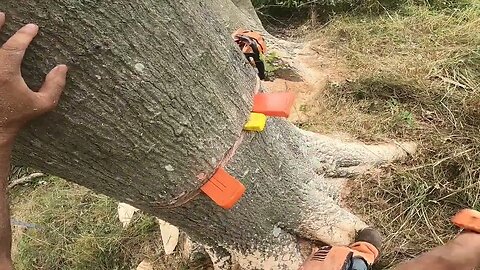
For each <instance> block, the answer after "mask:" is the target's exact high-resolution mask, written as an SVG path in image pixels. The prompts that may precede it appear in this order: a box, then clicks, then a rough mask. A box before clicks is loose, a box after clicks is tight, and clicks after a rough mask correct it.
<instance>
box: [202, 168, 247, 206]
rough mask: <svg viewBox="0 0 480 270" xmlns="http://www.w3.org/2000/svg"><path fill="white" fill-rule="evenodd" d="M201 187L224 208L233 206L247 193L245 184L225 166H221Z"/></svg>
mask: <svg viewBox="0 0 480 270" xmlns="http://www.w3.org/2000/svg"><path fill="white" fill-rule="evenodd" d="M201 189H202V191H203V192H204V193H205V194H206V195H207V196H208V197H210V199H212V200H213V201H214V202H215V203H216V204H218V205H219V206H220V207H222V208H224V209H230V208H232V207H233V206H234V205H235V204H236V203H237V202H238V201H239V200H240V198H241V197H242V196H243V194H244V193H245V186H244V185H243V184H242V183H241V182H240V181H238V180H237V179H235V178H234V177H233V176H231V175H230V174H229V173H228V172H226V171H225V170H224V169H223V168H219V169H218V170H217V172H216V173H215V174H214V175H213V176H212V178H211V179H210V181H208V182H207V183H206V184H205V185H203V186H202V188H201Z"/></svg>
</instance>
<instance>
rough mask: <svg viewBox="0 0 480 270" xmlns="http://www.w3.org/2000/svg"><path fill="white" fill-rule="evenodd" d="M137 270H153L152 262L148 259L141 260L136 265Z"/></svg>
mask: <svg viewBox="0 0 480 270" xmlns="http://www.w3.org/2000/svg"><path fill="white" fill-rule="evenodd" d="M137 270H153V266H152V264H151V263H150V262H149V261H148V260H143V261H142V262H141V263H140V264H139V265H138V266H137Z"/></svg>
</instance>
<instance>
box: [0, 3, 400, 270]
mask: <svg viewBox="0 0 480 270" xmlns="http://www.w3.org/2000/svg"><path fill="white" fill-rule="evenodd" d="M246 3H247V2H246V1H240V0H235V3H233V2H231V1H223V0H222V1H221V0H209V1H178V0H163V1H152V0H131V1H125V0H123V1H121V0H104V1H96V0H83V1H71V0H56V1H53V0H48V1H45V0H43V1H40V0H31V1H14V0H2V2H1V3H0V10H4V11H6V12H7V14H8V15H9V17H8V24H7V30H6V31H4V32H3V33H2V34H1V36H0V40H1V41H4V40H5V39H6V38H7V36H8V35H10V34H12V33H13V31H14V29H17V28H18V27H19V26H20V25H21V24H23V23H26V22H34V23H37V24H39V25H40V27H41V33H40V35H39V36H38V38H37V39H36V40H35V42H34V43H33V45H32V46H31V50H30V51H29V52H28V53H27V57H26V60H25V63H24V66H23V69H22V71H23V74H24V76H25V77H26V79H27V82H28V83H29V84H30V85H31V86H33V87H34V86H38V85H39V83H40V82H41V79H42V78H43V77H44V75H45V74H46V73H47V71H48V70H49V69H50V68H52V67H53V66H54V65H55V64H56V63H66V64H68V65H69V66H70V74H69V81H68V87H67V89H66V91H65V93H64V95H63V97H62V100H61V102H60V104H59V107H58V109H57V110H56V111H55V112H53V113H50V114H49V115H48V116H46V117H44V118H42V119H40V120H38V121H36V122H35V123H33V125H31V127H30V128H28V129H27V130H25V131H24V132H23V134H22V135H21V137H20V138H19V139H18V142H17V145H16V148H15V153H14V162H15V163H16V164H17V165H27V166H32V167H37V168H40V169H41V170H42V171H43V172H46V173H49V174H53V175H58V176H60V177H63V178H65V179H67V180H70V181H74V182H76V183H78V184H81V185H83V186H86V187H88V188H91V189H92V190H94V191H97V192H100V193H104V194H106V195H108V196H111V197H114V198H116V199H118V200H120V201H122V202H126V203H129V204H132V205H134V206H136V207H138V208H140V209H142V210H144V211H146V212H149V213H151V214H153V215H156V216H158V217H160V218H161V219H163V220H166V221H168V222H170V223H172V224H175V225H176V226H178V227H180V228H181V229H182V230H183V231H185V232H187V233H188V234H189V235H190V236H191V237H192V238H193V239H194V240H196V241H199V242H201V243H203V244H205V245H206V246H208V247H209V249H208V250H209V252H210V254H211V256H212V257H213V258H217V260H216V261H215V265H216V267H217V268H218V269H230V268H234V267H236V265H238V264H239V265H241V266H242V267H243V268H245V269H297V268H298V266H299V264H300V262H301V259H302V258H301V256H300V253H299V251H298V247H297V241H296V237H297V236H298V235H300V236H303V237H308V238H311V239H317V240H322V241H324V242H327V243H331V244H335V243H342V244H346V243H348V242H349V241H350V240H351V238H352V236H353V234H354V232H355V230H356V229H359V228H362V227H364V226H365V224H364V223H363V222H362V221H361V220H360V219H359V218H358V217H356V216H354V215H353V214H351V213H350V212H349V211H347V210H346V209H344V208H342V207H340V206H339V199H340V194H341V192H342V189H343V186H344V179H343V177H345V176H346V174H345V172H350V171H354V169H355V168H358V167H361V166H364V165H365V164H371V163H372V162H371V161H375V162H382V161H385V160H388V159H389V158H390V156H391V155H387V154H385V155H369V154H364V153H362V151H363V150H362V149H367V148H368V149H370V150H372V151H374V152H375V151H377V152H378V153H382V151H383V150H382V149H383V148H381V147H376V146H364V145H361V146H358V145H355V146H353V145H348V144H342V143H339V142H336V141H332V140H330V139H326V138H324V137H320V136H317V135H314V134H309V133H305V132H303V131H301V130H299V129H297V128H296V127H294V126H293V125H292V124H290V123H288V122H286V121H284V120H280V119H273V118H270V119H269V120H268V126H267V129H266V130H265V131H264V132H262V133H248V134H247V133H244V132H243V131H242V127H243V125H244V123H245V122H246V120H247V117H248V115H249V112H250V110H251V108H252V99H253V95H254V89H255V87H256V75H255V72H254V70H253V69H252V68H251V67H250V65H249V64H248V63H247V62H246V61H245V59H244V57H243V55H242V54H241V52H240V51H239V50H238V48H237V47H236V46H235V44H234V43H233V42H231V40H230V31H229V30H231V29H233V28H236V27H238V26H242V25H243V26H244V27H246V28H252V27H256V28H261V25H260V24H259V23H258V18H256V16H255V17H253V14H252V13H251V5H250V6H248V5H247V4H246ZM238 7H241V8H242V9H238ZM219 10H223V11H224V13H219V12H218V11H219ZM249 10H250V11H249ZM246 14H249V15H251V16H248V17H247V16H246ZM244 17H245V18H244ZM245 22H246V23H245ZM225 24H227V27H225ZM245 24H246V25H245ZM232 27H233V28H232ZM227 29H228V30H227ZM241 136H244V139H243V143H242V144H241V145H240V148H239V149H238V150H237V151H236V153H235V155H234V156H233V158H232V160H231V161H230V162H229V163H228V164H227V165H226V170H227V171H228V172H230V173H231V174H232V175H233V176H235V177H236V178H237V179H239V180H240V181H241V182H242V183H243V184H244V185H245V186H246V188H247V192H246V194H245V196H244V197H243V198H242V199H241V201H240V202H239V203H238V204H237V205H236V206H235V207H234V208H233V209H232V210H230V211H225V210H222V209H221V208H219V207H217V206H216V205H215V204H214V203H213V202H212V201H211V200H209V199H208V198H207V197H206V196H204V195H199V196H197V197H196V198H195V199H194V200H192V201H190V202H188V203H187V204H185V205H183V206H181V207H177V208H172V209H170V208H165V207H164V206H165V205H168V204H169V203H170V202H174V201H176V200H178V199H179V198H180V197H181V196H182V195H184V194H186V193H189V192H194V191H196V190H198V188H199V187H201V186H202V184H203V183H204V182H205V180H206V179H208V178H209V177H210V176H211V175H212V174H213V173H214V171H215V169H216V168H217V166H218V164H219V162H220V161H221V160H223V159H224V158H225V155H226V153H228V151H229V149H230V148H231V147H232V146H233V145H234V144H235V142H237V141H238V140H239V138H240V137H241ZM352 149H356V150H358V151H357V152H355V151H353V152H352V151H351V150H352ZM397 150H398V149H397ZM398 151H400V150H398ZM398 151H397V152H398ZM367 152H368V151H367ZM370 152H371V151H370ZM351 153H357V154H356V155H352V154H351ZM398 153H400V152H398ZM375 162H374V163H375ZM347 174H348V173H347Z"/></svg>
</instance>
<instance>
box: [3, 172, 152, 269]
mask: <svg viewBox="0 0 480 270" xmlns="http://www.w3.org/2000/svg"><path fill="white" fill-rule="evenodd" d="M46 183H47V184H43V185H42V184H39V185H38V186H37V187H36V188H34V189H32V188H28V187H17V188H16V189H15V191H14V194H13V195H12V215H13V217H14V218H15V219H17V220H21V221H23V222H28V223H32V224H35V225H36V228H35V229H28V230H25V231H24V232H23V233H21V234H19V230H18V229H16V232H17V234H16V237H15V239H16V243H17V244H16V248H15V249H14V250H15V252H14V253H15V265H16V269H20V270H22V269H25V270H27V269H29V270H30V269H79V270H81V269H108V270H111V269H119V270H120V269H128V270H130V269H132V268H135V267H136V265H138V264H139V262H140V261H141V260H142V259H143V258H145V257H149V256H154V255H155V254H156V253H157V254H158V253H160V252H161V250H155V247H156V246H158V243H159V242H158V241H159V239H160V236H159V235H158V232H157V229H158V225H157V224H156V222H155V219H154V218H152V217H148V216H145V215H142V214H136V217H135V218H134V221H133V222H132V224H131V225H130V226H129V227H128V228H126V229H124V228H122V224H121V223H120V222H119V221H118V217H117V203H116V202H115V201H114V200H112V199H109V198H107V197H105V196H103V195H97V194H94V193H93V192H91V191H88V190H87V189H85V188H83V187H80V186H77V185H74V184H71V183H67V182H65V181H63V180H60V179H55V178H53V179H50V180H47V182H46ZM160 243H161V242H160Z"/></svg>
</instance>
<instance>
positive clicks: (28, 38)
mask: <svg viewBox="0 0 480 270" xmlns="http://www.w3.org/2000/svg"><path fill="white" fill-rule="evenodd" d="M4 23H5V14H4V13H2V12H0V30H1V28H2V26H3V25H4ZM37 33H38V26H36V25H34V24H27V25H25V26H24V27H22V28H21V29H20V30H18V32H17V33H16V34H15V35H13V36H12V37H11V38H10V39H9V40H8V41H7V42H6V43H5V44H3V45H2V47H1V48H0V269H2V270H9V269H13V266H12V259H11V251H10V249H11V245H12V233H11V227H10V213H9V208H8V199H7V186H8V184H7V179H8V174H9V171H10V159H11V153H12V149H13V144H14V142H15V137H16V136H17V134H18V133H19V132H20V130H21V129H22V127H23V126H25V125H26V124H27V123H28V122H29V121H30V120H32V119H34V118H36V117H38V116H40V115H42V114H44V113H46V112H48V111H51V110H53V109H54V108H55V107H56V105H57V103H58V100H59V98H60V95H61V93H62V91H63V89H64V87H65V83H66V76H67V71H68V68H67V66H65V65H59V66H57V67H55V68H54V69H53V70H52V71H50V73H49V74H48V75H47V77H46V79H45V82H44V84H43V86H42V87H41V88H40V89H39V90H38V91H37V92H34V91H32V90H31V89H30V88H29V87H28V86H27V84H26V83H25V81H24V80H23V78H22V74H21V64H22V60H23V56H24V55H25V51H26V50H27V47H28V46H29V45H30V43H31V42H32V40H33V39H34V38H35V36H36V35H37Z"/></svg>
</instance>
